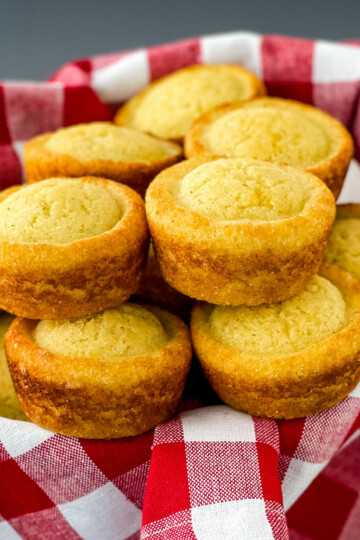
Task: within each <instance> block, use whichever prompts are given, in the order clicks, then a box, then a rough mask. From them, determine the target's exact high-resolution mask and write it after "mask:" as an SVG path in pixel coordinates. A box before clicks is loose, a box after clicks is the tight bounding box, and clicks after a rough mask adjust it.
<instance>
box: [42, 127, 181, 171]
mask: <svg viewBox="0 0 360 540" xmlns="http://www.w3.org/2000/svg"><path fill="white" fill-rule="evenodd" d="M45 148H46V149H47V150H49V151H50V152H54V153H55V154H67V155H69V156H72V157H73V158H75V159H77V160H79V161H91V160H94V159H103V160H109V161H126V162H137V161H148V160H159V159H164V158H166V157H167V156H169V155H173V154H175V153H176V149H174V147H173V146H171V145H170V144H169V143H168V142H166V141H159V140H158V139H155V138H154V137H151V136H150V135H146V133H141V132H139V131H135V130H133V129H128V128H125V127H118V126H115V125H113V124H110V123H108V122H93V123H90V124H78V125H76V126H71V127H66V128H62V129H59V130H58V131H56V132H55V133H54V134H53V135H51V136H50V137H49V139H48V140H47V141H46V143H45Z"/></svg>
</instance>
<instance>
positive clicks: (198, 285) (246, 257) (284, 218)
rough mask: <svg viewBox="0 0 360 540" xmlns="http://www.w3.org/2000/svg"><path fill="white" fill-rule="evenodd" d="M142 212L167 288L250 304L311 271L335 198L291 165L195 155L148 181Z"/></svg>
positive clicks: (289, 287) (298, 282) (294, 285)
mask: <svg viewBox="0 0 360 540" xmlns="http://www.w3.org/2000/svg"><path fill="white" fill-rule="evenodd" d="M146 213H147V219H148V223H149V227H150V232H151V235H152V239H153V243H154V248H155V252H156V256H157V260H158V262H159V265H160V269H161V273H162V275H163V276H164V278H165V279H166V281H167V282H168V283H169V284H170V285H171V286H172V287H174V288H175V289H177V290H178V291H180V292H182V293H183V294H186V295H188V296H190V297H192V298H196V299H198V300H206V301H207V302H211V303H213V304H223V305H239V304H246V305H256V304H262V303H264V302H278V301H280V300H284V299H285V298H288V297H290V296H292V295H294V294H296V293H297V292H299V291H301V290H302V289H303V288H304V287H305V284H306V283H307V282H308V281H309V280H310V279H311V278H312V277H313V275H315V274H316V272H317V271H318V268H319V266H320V264H321V261H322V259H323V256H324V251H325V247H326V243H327V240H328V237H329V235H330V232H331V227H332V223H333V220H334V216H335V202H334V197H333V195H332V194H331V192H330V190H329V189H328V188H327V187H326V186H325V184H324V183H323V182H321V180H319V178H317V177H316V176H314V175H312V174H310V173H307V172H305V171H302V170H301V169H295V168H293V167H290V166H288V165H283V164H275V163H269V162H263V161H257V160H252V159H219V160H214V159H212V160H211V159H210V160H209V159H207V158H202V159H201V158H198V159H192V160H188V161H183V162H182V163H179V164H177V165H174V166H173V167H171V168H169V169H167V170H166V171H163V172H161V173H160V174H159V175H158V176H157V177H156V178H155V180H154V181H153V182H152V183H151V185H150V187H149V189H148V191H147V195H146Z"/></svg>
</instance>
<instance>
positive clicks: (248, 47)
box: [201, 32, 262, 77]
mask: <svg viewBox="0 0 360 540" xmlns="http://www.w3.org/2000/svg"><path fill="white" fill-rule="evenodd" d="M201 50H202V59H203V62H204V64H241V65H242V66H244V67H245V68H247V69H250V70H251V71H252V72H253V73H255V75H257V76H258V77H262V62H261V37H260V36H259V35H258V34H253V33H251V32H234V33H229V34H217V35H215V36H205V37H203V38H202V40H201Z"/></svg>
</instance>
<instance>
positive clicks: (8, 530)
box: [0, 521, 21, 540]
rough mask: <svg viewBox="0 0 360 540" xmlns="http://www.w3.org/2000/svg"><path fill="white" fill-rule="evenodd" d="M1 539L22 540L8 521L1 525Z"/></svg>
mask: <svg viewBox="0 0 360 540" xmlns="http://www.w3.org/2000/svg"><path fill="white" fill-rule="evenodd" d="M0 538H1V540H19V538H20V540H21V536H20V534H18V533H17V532H16V531H15V530H14V529H13V528H12V526H11V525H10V523H9V522H8V521H2V522H1V523H0Z"/></svg>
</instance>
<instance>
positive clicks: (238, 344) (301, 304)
mask: <svg viewBox="0 0 360 540" xmlns="http://www.w3.org/2000/svg"><path fill="white" fill-rule="evenodd" d="M346 324H347V318H346V305H345V302H344V299H343V297H342V295H341V293H340V291H339V290H338V289H337V288H336V287H335V286H334V285H333V284H332V283H330V281H328V280H327V279H325V278H323V277H320V276H315V278H313V279H312V281H310V282H309V283H308V284H307V285H306V287H305V289H304V290H303V291H302V292H301V293H300V294H297V295H296V296H293V297H292V298H289V299H288V300H285V301H284V302H279V303H277V304H263V305H261V306H256V307H247V306H238V307H231V306H216V307H215V308H214V309H213V310H212V312H211V315H210V318H209V325H210V329H211V334H212V335H213V337H214V338H215V339H216V340H217V341H220V342H221V343H223V344H225V345H228V346H230V347H234V348H236V349H239V350H240V351H244V352H246V353H251V354H256V355H260V354H265V355H270V356H282V355H291V354H294V353H296V352H298V351H301V350H302V349H305V348H306V347H308V346H309V345H312V344H313V343H317V342H319V341H322V340H323V339H326V338H327V337H329V336H331V335H332V334H334V333H335V332H338V331H339V330H340V329H341V328H343V327H344V326H345V325H346Z"/></svg>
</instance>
